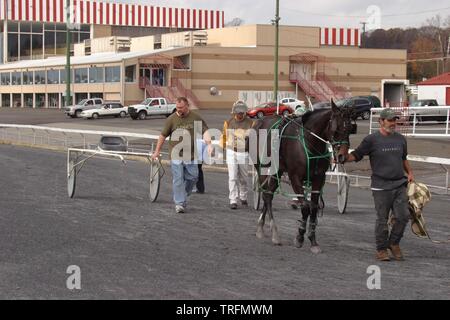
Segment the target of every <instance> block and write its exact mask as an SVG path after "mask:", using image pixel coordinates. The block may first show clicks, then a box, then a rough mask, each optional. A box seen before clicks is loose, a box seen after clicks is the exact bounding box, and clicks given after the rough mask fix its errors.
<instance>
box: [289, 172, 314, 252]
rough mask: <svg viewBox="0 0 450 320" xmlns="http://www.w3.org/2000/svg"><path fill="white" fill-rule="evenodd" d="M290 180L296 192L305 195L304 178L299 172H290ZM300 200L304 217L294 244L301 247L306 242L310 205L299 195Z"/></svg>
mask: <svg viewBox="0 0 450 320" xmlns="http://www.w3.org/2000/svg"><path fill="white" fill-rule="evenodd" d="M289 180H290V181H291V185H292V189H293V190H294V192H295V194H300V195H304V188H303V182H302V181H303V178H301V177H299V176H298V175H297V174H290V175H289ZM298 200H299V202H300V208H301V212H302V217H301V218H300V220H299V222H300V226H299V228H298V233H297V235H296V236H295V238H294V246H296V247H297V248H301V247H303V243H304V242H305V233H306V223H307V221H308V216H309V212H310V210H309V205H308V204H307V203H305V201H304V200H305V199H304V197H298Z"/></svg>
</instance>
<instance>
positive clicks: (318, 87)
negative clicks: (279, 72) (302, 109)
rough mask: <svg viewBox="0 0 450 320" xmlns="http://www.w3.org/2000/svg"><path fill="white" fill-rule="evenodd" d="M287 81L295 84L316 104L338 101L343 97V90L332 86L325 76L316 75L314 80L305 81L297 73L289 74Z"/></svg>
mask: <svg viewBox="0 0 450 320" xmlns="http://www.w3.org/2000/svg"><path fill="white" fill-rule="evenodd" d="M289 81H290V82H291V83H297V84H298V85H299V87H300V88H301V89H302V90H303V92H304V93H305V94H306V95H308V96H310V97H313V98H314V99H315V100H316V101H317V102H319V101H330V100H331V99H334V100H340V99H343V98H344V96H345V91H344V89H343V88H340V87H337V86H336V85H334V83H333V82H332V81H331V80H330V79H329V78H328V77H327V76H326V75H325V74H320V73H318V74H317V75H316V77H315V80H306V79H304V78H302V76H301V75H300V74H298V73H297V72H291V73H290V75H289Z"/></svg>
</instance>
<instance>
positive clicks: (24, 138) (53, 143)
mask: <svg viewBox="0 0 450 320" xmlns="http://www.w3.org/2000/svg"><path fill="white" fill-rule="evenodd" d="M102 135H115V136H122V137H126V138H127V139H128V143H131V145H133V146H135V145H138V146H141V148H135V150H145V151H150V150H153V148H154V146H155V142H156V140H157V139H158V138H159V136H157V135H150V134H142V133H132V132H120V131H95V130H75V129H62V128H51V127H43V126H33V125H17V124H0V142H1V141H4V142H12V143H14V142H16V143H20V144H27V145H36V146H46V147H53V148H57V149H61V150H65V149H67V148H70V147H80V148H89V147H90V146H92V145H97V144H98V142H99V140H100V137H101V136H102ZM142 147H143V148H144V149H142ZM408 160H410V161H412V162H417V163H422V164H426V165H427V166H430V167H432V170H433V173H434V174H433V177H432V179H431V180H430V177H428V180H429V181H424V182H425V183H427V185H428V186H429V187H430V188H433V189H435V190H438V191H439V192H444V193H445V194H450V183H449V171H450V159H447V158H436V157H428V156H416V155H409V156H408ZM437 169H439V170H442V171H441V173H439V171H436V170H437ZM427 176H429V175H428V174H427ZM349 177H350V181H351V184H352V185H353V186H365V187H368V186H369V185H370V177H368V176H363V175H354V174H349ZM424 178H425V177H424ZM441 180H442V181H441ZM331 181H332V177H331ZM440 181H441V182H440ZM436 183H439V185H438V184H436Z"/></svg>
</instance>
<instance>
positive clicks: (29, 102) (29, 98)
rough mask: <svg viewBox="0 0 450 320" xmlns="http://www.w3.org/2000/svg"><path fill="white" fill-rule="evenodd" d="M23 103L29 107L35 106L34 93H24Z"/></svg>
mask: <svg viewBox="0 0 450 320" xmlns="http://www.w3.org/2000/svg"><path fill="white" fill-rule="evenodd" d="M23 104H24V105H25V107H27V108H33V94H32V93H25V94H24V95H23Z"/></svg>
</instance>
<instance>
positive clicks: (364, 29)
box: [359, 22, 367, 48]
mask: <svg viewBox="0 0 450 320" xmlns="http://www.w3.org/2000/svg"><path fill="white" fill-rule="evenodd" d="M359 24H362V26H363V30H362V36H361V46H362V47H363V48H364V45H365V41H364V39H365V36H366V25H367V22H360V23H359Z"/></svg>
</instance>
